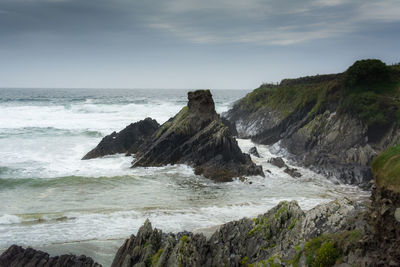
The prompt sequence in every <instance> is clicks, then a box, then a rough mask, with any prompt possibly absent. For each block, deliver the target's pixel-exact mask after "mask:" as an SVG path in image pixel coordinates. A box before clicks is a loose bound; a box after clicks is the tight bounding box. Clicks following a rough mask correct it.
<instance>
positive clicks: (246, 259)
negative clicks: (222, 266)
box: [240, 256, 249, 265]
mask: <svg viewBox="0 0 400 267" xmlns="http://www.w3.org/2000/svg"><path fill="white" fill-rule="evenodd" d="M248 260H249V258H248V257H246V256H245V257H243V258H242V259H241V260H240V264H242V265H246V263H247V261H248Z"/></svg>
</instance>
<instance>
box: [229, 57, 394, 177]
mask: <svg viewBox="0 0 400 267" xmlns="http://www.w3.org/2000/svg"><path fill="white" fill-rule="evenodd" d="M382 64H383V63H381V62H380V63H379V61H376V60H366V61H360V62H356V63H355V64H354V65H353V66H352V67H350V68H349V70H347V71H346V72H345V73H341V74H335V75H319V76H314V77H305V78H299V79H293V80H283V81H282V82H281V84H280V85H278V86H277V85H263V86H261V87H260V88H258V89H256V90H254V91H253V92H252V93H250V94H248V95H247V96H246V97H244V98H243V99H240V100H239V101H238V102H237V103H236V104H235V105H234V106H233V108H232V109H231V110H229V111H228V112H227V113H225V114H223V116H225V117H226V118H227V119H228V120H229V121H230V122H231V123H232V124H235V125H236V128H237V131H238V135H239V137H242V138H251V139H252V140H253V141H255V142H258V143H261V144H273V143H276V142H278V141H280V145H281V146H282V147H283V148H285V149H287V150H288V151H289V152H290V153H291V155H292V157H293V159H294V160H296V161H298V162H299V163H301V164H304V165H305V166H307V167H311V168H314V169H315V170H317V171H320V172H322V173H324V174H325V175H327V176H334V177H336V178H338V179H339V180H341V181H342V182H344V183H348V184H358V185H368V182H369V181H370V180H371V178H372V174H371V171H370V168H369V165H370V163H371V162H372V159H373V158H374V157H375V156H376V155H377V154H378V153H380V152H382V151H383V150H384V149H385V148H387V147H389V146H391V145H394V144H397V143H398V142H400V130H399V123H398V122H399V121H400V119H399V118H400V93H399V88H400V86H399V84H400V68H399V66H391V67H388V66H386V65H384V64H383V65H382ZM381 72H383V73H384V74H381ZM371 77H372V78H371Z"/></svg>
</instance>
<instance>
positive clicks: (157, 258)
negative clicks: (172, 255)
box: [151, 248, 164, 266]
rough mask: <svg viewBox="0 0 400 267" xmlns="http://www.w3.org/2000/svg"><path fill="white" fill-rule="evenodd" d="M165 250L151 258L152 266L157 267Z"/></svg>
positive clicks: (159, 251)
mask: <svg viewBox="0 0 400 267" xmlns="http://www.w3.org/2000/svg"><path fill="white" fill-rule="evenodd" d="M163 251H164V249H162V248H160V249H159V250H158V251H157V253H156V254H154V255H153V256H152V257H151V264H152V265H151V266H157V263H158V260H159V259H160V256H161V254H162V253H163Z"/></svg>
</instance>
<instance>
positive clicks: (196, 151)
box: [132, 90, 264, 182]
mask: <svg viewBox="0 0 400 267" xmlns="http://www.w3.org/2000/svg"><path fill="white" fill-rule="evenodd" d="M188 99H189V102H188V105H187V106H185V107H184V108H182V110H181V111H180V112H179V113H178V114H176V115H175V117H173V118H171V119H170V120H169V121H167V122H166V123H164V124H163V125H161V127H160V128H159V129H158V130H157V131H156V132H155V133H154V134H153V136H152V138H151V141H150V142H149V143H148V145H146V146H142V147H140V148H139V151H138V152H137V154H136V160H135V161H134V162H133V165H132V167H139V166H142V167H148V166H163V165H167V164H179V163H184V164H188V165H190V166H193V167H194V169H195V173H196V174H202V175H204V176H205V177H207V178H211V179H213V180H216V181H221V182H225V181H231V180H232V178H233V177H240V176H244V175H262V176H264V173H263V171H262V167H261V166H257V165H255V164H254V163H253V162H252V161H251V158H250V156H249V155H248V154H244V153H242V151H241V150H240V148H239V146H238V144H237V141H236V140H235V138H234V137H233V136H232V134H231V132H230V131H229V129H228V127H227V126H226V125H224V124H223V122H222V121H221V119H220V117H219V115H218V114H217V113H216V111H215V106H214V101H213V99H212V95H211V92H210V91H209V90H198V91H195V92H189V93H188Z"/></svg>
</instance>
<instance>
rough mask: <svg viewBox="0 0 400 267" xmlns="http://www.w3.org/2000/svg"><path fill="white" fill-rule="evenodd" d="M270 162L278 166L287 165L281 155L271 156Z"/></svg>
mask: <svg viewBox="0 0 400 267" xmlns="http://www.w3.org/2000/svg"><path fill="white" fill-rule="evenodd" d="M268 163H271V164H272V165H274V166H276V167H278V168H283V167H286V163H285V162H284V161H283V159H282V158H281V157H276V158H270V159H269V160H268Z"/></svg>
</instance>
